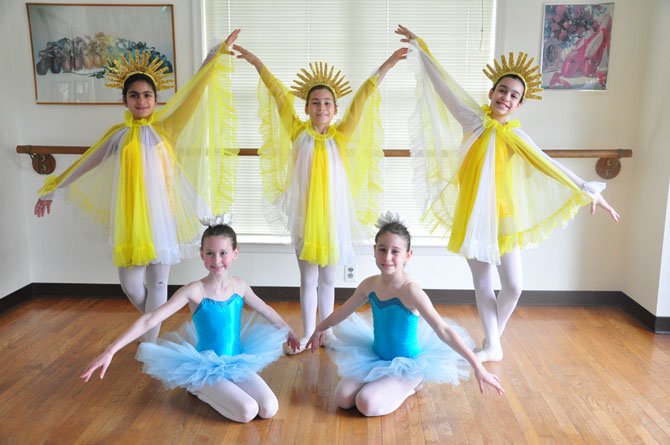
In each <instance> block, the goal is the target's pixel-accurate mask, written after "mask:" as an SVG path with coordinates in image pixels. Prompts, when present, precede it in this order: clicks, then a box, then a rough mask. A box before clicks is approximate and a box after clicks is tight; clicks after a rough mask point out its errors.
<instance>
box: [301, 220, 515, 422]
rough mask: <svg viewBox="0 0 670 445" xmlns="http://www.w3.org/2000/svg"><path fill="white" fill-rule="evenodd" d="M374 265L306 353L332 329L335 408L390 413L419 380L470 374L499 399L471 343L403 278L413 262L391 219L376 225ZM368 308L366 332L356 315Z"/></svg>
mask: <svg viewBox="0 0 670 445" xmlns="http://www.w3.org/2000/svg"><path fill="white" fill-rule="evenodd" d="M377 227H378V228H379V232H378V233H377V235H376V237H375V246H374V254H375V262H376V264H377V267H378V268H379V271H380V272H381V273H380V274H379V275H374V276H371V277H368V278H366V279H365V280H363V281H362V282H361V284H360V285H359V286H358V287H357V288H356V290H355V292H354V294H353V295H352V296H351V297H350V298H349V299H348V300H347V301H346V302H345V303H344V304H343V305H342V306H341V307H339V308H338V309H337V310H336V311H335V312H333V313H332V314H331V315H330V316H329V317H328V318H326V319H325V320H323V321H322V322H321V323H319V325H318V326H317V327H316V330H315V331H314V335H312V337H311V338H310V340H309V342H308V347H310V348H311V349H312V351H315V350H317V349H318V348H319V346H321V342H322V339H323V335H324V332H326V330H327V329H329V328H331V327H334V326H336V325H337V327H336V328H335V334H336V337H337V338H336V340H334V341H332V343H330V344H329V348H328V349H327V350H328V353H329V355H330V357H331V359H332V360H333V361H334V362H335V363H336V364H337V369H338V372H339V374H340V376H341V377H342V379H341V380H340V381H339V383H338V384H337V387H336V388H335V400H336V402H337V406H338V407H340V408H345V409H348V408H352V407H354V406H356V408H358V410H359V411H360V412H361V413H362V414H363V415H365V416H383V415H386V414H389V413H392V412H393V411H395V410H396V409H398V407H400V405H402V403H403V402H404V401H405V399H407V397H409V396H411V395H412V394H414V393H415V392H416V391H417V390H418V388H419V387H420V386H421V385H422V384H423V382H424V381H433V382H437V383H451V384H454V385H457V384H458V383H459V382H460V380H464V379H466V378H467V377H468V375H469V373H470V366H471V367H472V368H473V369H474V371H475V377H476V379H477V383H478V384H479V389H480V391H482V392H483V391H484V384H488V385H491V386H492V387H493V388H495V390H496V391H497V392H498V394H500V395H502V394H504V391H503V389H502V387H501V385H500V379H499V378H498V377H497V376H495V375H494V374H491V373H489V372H488V371H487V370H486V369H485V368H484V366H483V365H482V364H481V362H480V361H479V360H478V359H477V358H476V356H475V355H474V353H473V352H472V346H471V343H472V340H471V339H470V338H469V337H468V336H467V334H466V333H465V331H464V330H463V329H462V328H460V327H458V326H456V325H455V324H454V323H453V322H451V321H449V320H445V319H443V318H442V317H441V316H440V315H439V314H438V312H437V311H436V310H435V307H434V306H433V304H432V303H431V301H430V298H429V297H428V295H426V293H425V292H424V291H423V290H422V289H421V287H420V286H419V285H418V284H417V283H415V282H413V281H412V280H411V278H410V277H409V276H408V275H407V274H406V273H405V263H407V261H409V259H410V258H411V257H412V251H411V249H410V244H411V238H410V234H409V231H408V230H407V228H406V227H405V225H404V224H403V223H402V222H401V221H400V219H399V217H398V215H397V214H393V213H390V212H387V213H386V214H384V215H382V217H381V218H380V219H379V222H378V224H377ZM368 301H369V302H370V306H371V307H372V326H371V325H370V323H369V322H368V321H367V320H366V319H364V318H363V317H361V316H359V315H358V314H357V313H356V312H355V311H356V309H357V308H358V307H360V306H362V305H363V304H365V303H366V302H368Z"/></svg>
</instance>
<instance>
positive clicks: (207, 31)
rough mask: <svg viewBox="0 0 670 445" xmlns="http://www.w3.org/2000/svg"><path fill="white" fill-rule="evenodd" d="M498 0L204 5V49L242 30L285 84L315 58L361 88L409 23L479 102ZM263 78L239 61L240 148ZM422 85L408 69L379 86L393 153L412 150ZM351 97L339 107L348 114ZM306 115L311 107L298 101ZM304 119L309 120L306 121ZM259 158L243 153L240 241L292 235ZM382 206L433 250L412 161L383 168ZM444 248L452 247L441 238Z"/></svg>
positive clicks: (221, 1) (251, 136) (254, 134)
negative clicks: (411, 123) (265, 194)
mask: <svg viewBox="0 0 670 445" xmlns="http://www.w3.org/2000/svg"><path fill="white" fill-rule="evenodd" d="M494 8H495V0H423V1H391V0H365V1H361V0H284V1H275V0H205V2H204V10H203V13H204V18H203V24H202V25H203V27H204V33H203V35H204V38H205V39H206V42H203V51H204V53H206V52H207V50H208V49H209V48H211V47H212V46H213V45H215V44H217V43H219V42H221V41H223V40H224V39H225V38H226V36H227V35H228V34H229V33H230V31H232V29H234V28H241V29H242V32H241V34H240V36H239V38H238V40H237V43H238V44H239V45H241V46H243V47H245V48H247V49H248V50H250V51H251V52H253V53H254V54H256V55H257V56H258V57H259V58H260V59H261V60H262V61H263V63H264V64H265V65H266V66H267V67H268V69H269V70H270V71H271V72H272V73H273V74H274V75H275V76H276V77H277V78H279V79H280V80H281V81H282V82H283V83H284V84H285V85H286V86H287V87H288V86H290V85H291V83H292V82H293V79H294V78H295V74H296V73H297V72H298V71H299V69H300V68H302V67H307V65H308V63H309V62H312V61H317V60H319V61H326V62H328V63H329V64H331V65H334V66H335V67H336V68H337V69H341V70H342V72H343V73H344V74H345V75H346V76H347V79H348V80H349V82H350V83H351V86H352V89H353V90H354V91H356V89H357V88H358V87H359V86H360V85H361V84H362V83H363V81H364V80H365V79H366V78H368V77H369V76H370V75H371V74H373V73H374V72H375V70H376V69H377V68H378V67H379V66H380V65H381V64H382V62H383V61H384V60H386V58H387V57H388V56H389V55H390V54H391V53H392V52H393V51H395V50H396V49H397V48H399V47H400V46H402V44H401V43H400V41H399V39H400V36H398V35H396V34H395V33H394V30H395V28H396V25H397V24H398V23H401V24H403V25H405V26H407V27H408V28H409V29H411V30H412V31H414V32H415V33H416V34H417V35H419V36H420V37H422V38H424V39H425V40H426V42H427V43H428V45H429V46H430V49H431V51H432V53H433V54H434V55H435V57H436V58H437V59H438V60H439V61H440V62H441V63H442V64H443V66H444V67H445V68H446V69H447V71H449V73H450V74H451V75H452V76H453V77H454V78H455V79H456V80H457V81H458V82H459V83H460V84H461V86H463V87H464V88H465V89H466V90H467V91H468V92H469V93H470V94H471V95H472V96H473V97H474V98H475V99H476V100H478V101H479V102H481V103H484V100H485V98H486V93H487V91H488V88H490V84H489V82H488V79H486V77H485V76H484V75H483V73H482V68H483V67H484V66H486V64H487V63H490V61H491V60H492V59H493V36H494V31H495V30H494V29H493V23H494V12H495V11H494ZM257 86H258V73H257V72H256V70H255V69H254V68H253V67H252V66H251V65H249V64H248V63H246V62H245V61H243V60H240V61H239V63H237V64H236V67H235V73H234V74H233V89H234V94H235V98H236V105H237V112H238V116H239V119H238V141H239V145H240V147H241V148H258V147H259V146H260V144H261V138H260V135H259V132H258V129H259V124H260V122H259V119H258V99H257ZM414 87H415V80H414V75H413V73H412V72H411V70H410V69H409V68H408V67H407V66H404V63H403V62H400V63H399V64H398V65H396V67H395V68H393V69H392V70H391V71H390V72H389V73H388V74H387V76H386V77H385V79H384V80H383V82H382V84H381V93H382V100H383V102H382V122H383V125H384V138H385V141H384V148H385V149H409V148H410V147H409V135H408V125H407V122H408V120H409V118H410V116H411V114H412V112H413V111H414V108H415V96H414ZM352 96H353V95H349V96H347V97H344V98H343V99H342V100H341V101H340V102H339V104H338V106H339V108H338V114H339V115H342V114H344V111H345V110H346V107H347V106H348V104H349V100H350V98H351V97H352ZM296 111H297V112H298V115H299V116H304V102H303V101H301V100H296ZM305 118H306V116H305ZM258 165H259V164H258V159H257V158H256V157H253V156H241V157H240V162H239V172H238V181H237V188H236V196H235V204H234V207H233V213H234V218H235V228H236V230H237V231H238V233H240V235H258V236H263V235H270V237H269V239H280V238H277V237H279V236H281V235H286V231H285V228H284V227H277V226H276V225H275V226H271V225H270V224H268V222H267V220H266V217H265V215H266V213H267V205H268V204H267V203H264V202H263V200H262V187H261V183H260V176H259V175H258V171H259V166H258ZM381 167H382V174H383V179H384V202H383V205H382V209H389V210H393V211H397V212H399V213H400V214H401V215H403V217H404V218H405V220H407V222H408V224H409V228H410V231H411V232H412V234H413V237H414V238H415V243H418V244H421V241H422V239H423V241H424V242H426V243H429V244H430V242H429V241H430V234H429V233H428V231H427V229H426V228H425V227H423V226H422V224H421V223H420V222H419V219H420V216H421V212H422V210H423V209H422V206H423V203H422V202H417V201H416V199H415V196H414V193H413V168H412V162H411V159H409V158H398V157H394V158H385V159H384V161H383V163H382V166H381ZM438 242H439V243H442V244H443V243H444V240H441V241H438Z"/></svg>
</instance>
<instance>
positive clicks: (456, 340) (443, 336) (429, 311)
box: [407, 283, 505, 395]
mask: <svg viewBox="0 0 670 445" xmlns="http://www.w3.org/2000/svg"><path fill="white" fill-rule="evenodd" d="M408 287H409V289H408V298H407V299H408V302H409V303H410V304H411V305H412V306H414V307H415V308H416V309H417V310H418V311H419V314H421V316H422V317H423V318H424V319H425V320H426V322H428V324H429V325H430V327H431V328H433V330H434V331H435V333H436V334H437V335H438V337H440V340H442V341H443V342H445V343H446V344H448V345H449V346H450V347H451V348H452V349H453V350H454V351H456V352H457V353H459V354H460V355H461V356H462V357H463V358H465V359H466V360H467V361H468V362H469V363H470V365H471V366H472V369H474V371H475V376H476V378H477V384H478V385H479V391H480V392H482V393H483V392H484V384H487V385H491V386H492V387H493V388H494V389H495V390H496V391H497V392H498V394H500V395H503V394H504V393H505V391H504V390H503V389H502V386H501V385H500V379H499V378H498V376H496V375H494V374H491V373H490V372H488V371H487V370H486V368H484V365H482V363H481V362H480V361H479V360H478V359H477V357H476V356H475V354H474V353H473V352H472V351H471V350H470V348H468V347H467V345H466V344H465V342H464V341H463V339H462V338H461V336H460V335H458V332H456V331H455V330H454V329H453V328H451V326H449V325H448V324H447V323H446V322H445V321H444V319H443V318H442V317H441V316H440V314H439V313H438V312H437V310H436V309H435V306H433V304H432V303H431V301H430V298H429V297H428V295H426V293H425V292H424V291H423V289H421V287H420V286H419V285H418V284H416V283H411V284H410V285H409V286H408Z"/></svg>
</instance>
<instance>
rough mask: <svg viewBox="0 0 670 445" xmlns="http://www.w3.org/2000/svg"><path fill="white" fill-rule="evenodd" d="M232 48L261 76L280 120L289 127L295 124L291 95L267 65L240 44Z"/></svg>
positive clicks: (295, 118)
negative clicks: (274, 103) (275, 104)
mask: <svg viewBox="0 0 670 445" xmlns="http://www.w3.org/2000/svg"><path fill="white" fill-rule="evenodd" d="M233 49H234V50H235V51H237V52H238V54H237V58H238V59H243V60H246V61H247V62H249V63H250V64H251V65H252V66H253V67H254V68H256V71H258V75H259V76H260V78H261V81H262V82H263V84H264V85H265V87H266V88H267V89H268V90H269V91H270V94H271V95H272V97H273V98H274V100H275V102H276V103H277V108H278V110H279V114H280V116H281V117H282V122H285V124H286V125H288V126H289V128H292V126H293V125H294V124H295V122H296V121H297V120H299V119H298V116H297V115H296V113H295V108H294V107H293V103H294V101H293V96H292V95H291V93H290V92H289V91H288V90H287V89H286V87H285V86H284V85H283V84H282V83H281V82H280V81H279V80H278V79H277V78H276V77H275V76H274V75H273V74H272V73H271V72H270V70H268V69H267V67H266V66H265V65H264V64H263V62H261V59H259V58H258V57H257V56H256V55H255V54H254V53H252V52H251V51H249V50H248V49H246V48H244V47H242V46H240V45H233Z"/></svg>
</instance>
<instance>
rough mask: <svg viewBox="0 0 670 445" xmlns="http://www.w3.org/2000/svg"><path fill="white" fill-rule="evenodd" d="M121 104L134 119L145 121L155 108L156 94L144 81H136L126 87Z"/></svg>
mask: <svg viewBox="0 0 670 445" xmlns="http://www.w3.org/2000/svg"><path fill="white" fill-rule="evenodd" d="M123 103H124V104H125V105H126V107H128V111H130V113H131V114H132V115H133V118H135V119H146V118H148V117H149V116H151V114H152V113H153V112H154V109H155V108H156V93H155V92H154V90H153V88H152V87H151V85H150V84H149V82H147V81H145V80H136V81H135V82H133V83H131V84H130V85H129V86H128V91H127V92H126V95H125V96H123Z"/></svg>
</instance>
